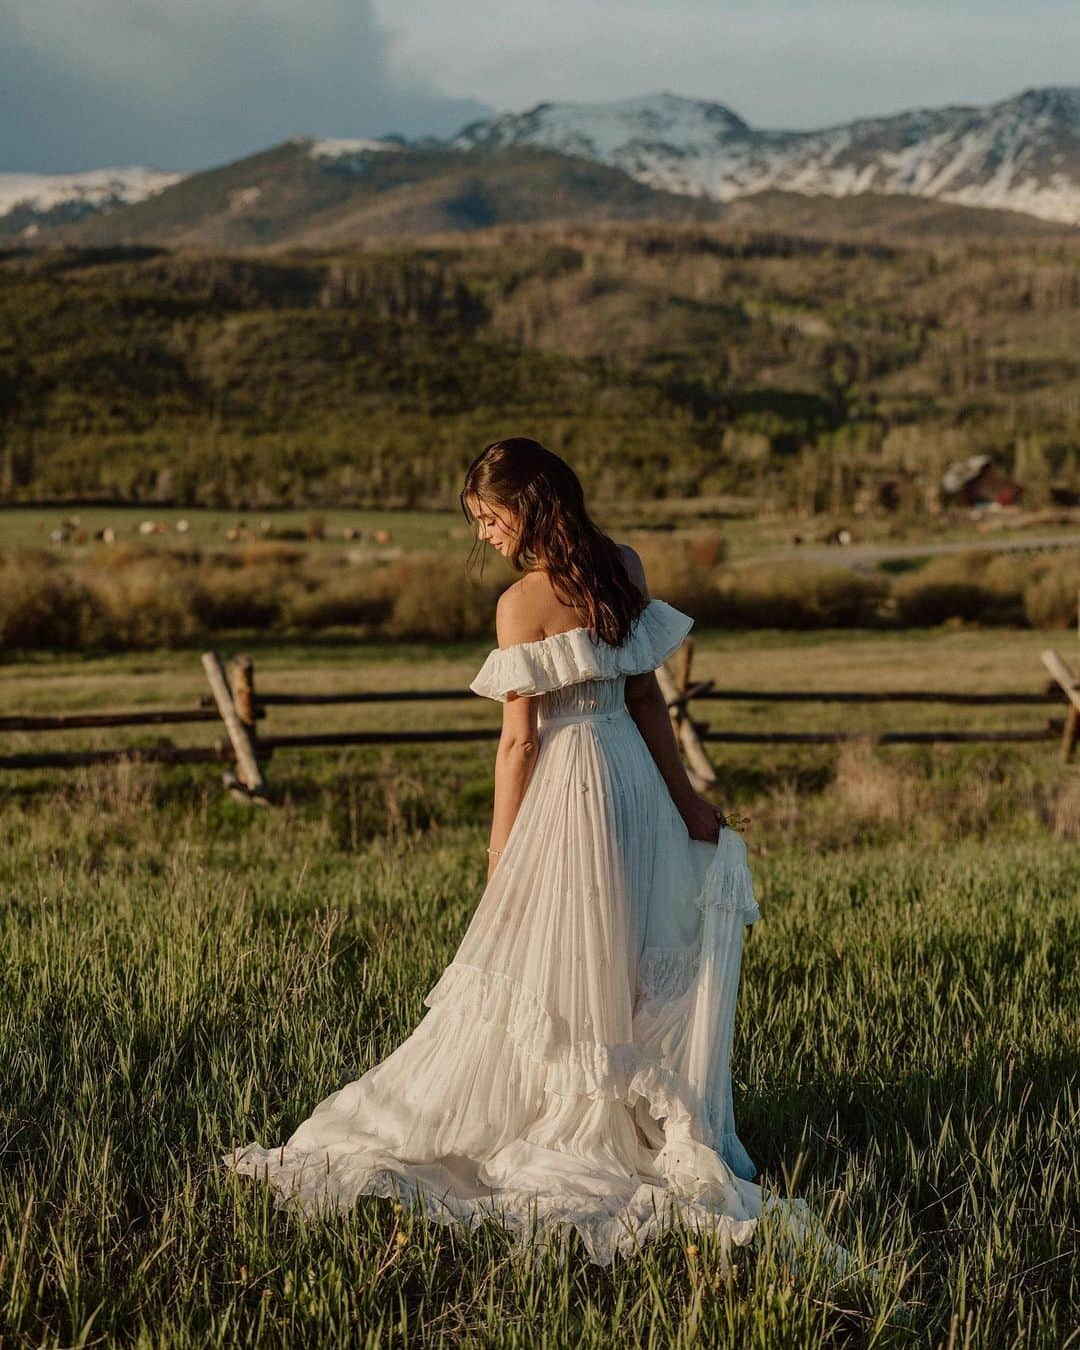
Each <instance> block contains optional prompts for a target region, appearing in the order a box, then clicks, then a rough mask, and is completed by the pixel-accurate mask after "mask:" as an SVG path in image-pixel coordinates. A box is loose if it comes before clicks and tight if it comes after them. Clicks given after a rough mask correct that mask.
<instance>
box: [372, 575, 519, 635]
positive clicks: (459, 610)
mask: <svg viewBox="0 0 1080 1350" xmlns="http://www.w3.org/2000/svg"><path fill="white" fill-rule="evenodd" d="M387 573H388V575H387V582H388V585H389V590H390V593H391V594H392V595H393V609H392V611H391V614H390V618H389V620H388V621H387V623H386V631H387V633H388V634H389V635H390V636H391V637H406V638H434V639H441V640H450V639H455V638H471V637H480V636H481V635H482V634H484V633H490V632H491V631H492V630H493V629H494V626H495V602H496V600H497V598H498V595H499V592H500V591H502V590H503V589H504V588H505V584H506V583H505V580H499V581H492V580H482V581H481V580H479V579H474V578H473V577H470V576H468V575H466V574H465V573H464V572H459V571H457V570H456V569H452V570H447V568H446V563H445V559H444V558H443V557H442V555H441V554H432V555H430V556H427V557H421V558H416V559H410V560H409V561H408V562H401V563H395V564H393V566H392V567H391V568H388V569H387Z"/></svg>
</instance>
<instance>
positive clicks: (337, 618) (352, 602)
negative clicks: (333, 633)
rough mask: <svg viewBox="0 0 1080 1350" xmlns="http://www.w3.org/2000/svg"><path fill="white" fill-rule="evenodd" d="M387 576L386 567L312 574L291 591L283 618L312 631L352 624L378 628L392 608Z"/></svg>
mask: <svg viewBox="0 0 1080 1350" xmlns="http://www.w3.org/2000/svg"><path fill="white" fill-rule="evenodd" d="M389 580H390V579H389V578H388V577H387V576H386V575H385V569H380V570H379V571H378V572H373V571H371V570H369V569H364V570H363V571H357V572H355V573H350V574H348V575H346V576H341V575H335V576H331V577H328V578H326V579H325V580H324V579H322V578H319V579H317V580H316V579H314V578H312V579H310V582H309V585H308V586H307V587H305V588H304V589H298V590H294V591H293V592H292V594H291V595H290V597H289V600H288V604H287V608H286V612H285V619H286V622H287V623H292V624H295V625H296V626H297V627H298V628H307V629H311V630H313V631H314V630H318V629H320V628H334V627H343V626H347V625H352V624H366V625H369V626H371V627H375V628H381V627H382V626H383V625H384V624H385V623H386V621H387V620H388V619H389V618H390V615H391V613H392V612H393V608H394V595H393V592H392V590H391V589H390V585H389Z"/></svg>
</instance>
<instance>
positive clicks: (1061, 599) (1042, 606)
mask: <svg viewBox="0 0 1080 1350" xmlns="http://www.w3.org/2000/svg"><path fill="white" fill-rule="evenodd" d="M1078 595H1080V553H1067V554H1057V555H1056V556H1054V557H1053V558H1049V559H1040V566H1039V567H1038V569H1037V570H1036V571H1035V574H1034V575H1033V577H1032V579H1031V580H1030V581H1029V582H1028V584H1027V586H1026V587H1025V588H1024V613H1025V615H1026V617H1027V621H1028V623H1030V624H1031V626H1032V627H1033V628H1070V627H1071V626H1072V625H1073V624H1074V623H1075V622H1076V612H1077V596H1078Z"/></svg>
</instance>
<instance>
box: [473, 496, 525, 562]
mask: <svg viewBox="0 0 1080 1350" xmlns="http://www.w3.org/2000/svg"><path fill="white" fill-rule="evenodd" d="M469 510H470V512H471V513H472V517H473V519H474V520H475V521H476V531H477V534H478V536H479V537H480V538H481V539H483V540H486V542H487V543H489V544H490V545H491V547H492V548H495V549H498V551H499V552H500V553H501V554H502V555H503V557H504V558H508V557H509V556H510V554H511V552H512V551H513V547H514V541H515V539H516V538H517V529H516V519H517V518H516V516H515V514H514V512H513V511H512V510H511V509H510V508H509V507H508V506H492V505H490V504H489V503H487V502H485V501H484V500H483V499H482V498H480V497H477V496H473V497H472V498H470V500H469Z"/></svg>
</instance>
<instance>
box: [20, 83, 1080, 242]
mask: <svg viewBox="0 0 1080 1350" xmlns="http://www.w3.org/2000/svg"><path fill="white" fill-rule="evenodd" d="M524 152H530V153H531V154H533V155H535V156H538V158H534V159H532V160H528V159H527V158H522V157H521V156H522V155H523V154H524ZM515 156H517V158H515ZM545 157H546V158H545ZM560 160H562V161H565V162H563V163H559V162H558V161H560ZM270 162H273V163H276V164H277V165H278V166H279V168H280V171H281V174H282V177H281V179H280V181H279V182H277V183H275V182H274V181H273V174H271V175H270V176H269V177H268V176H267V174H266V172H265V168H266V165H267V164H268V163H270ZM582 166H589V167H588V168H584V167H582ZM530 167H531V168H532V169H533V171H534V172H535V174H536V182H535V183H534V184H532V185H530V184H529V183H528V182H527V179H528V174H529V169H530ZM226 181H228V182H229V183H231V184H232V187H231V189H230V191H231V196H229V197H228V198H227V199H222V200H212V197H213V190H212V185H213V184H215V183H217V184H222V183H225V182H226ZM776 193H781V194H796V195H798V196H800V197H804V198H809V199H821V201H822V203H823V213H824V214H826V215H827V214H829V212H828V211H825V210H824V201H825V199H831V200H833V201H837V200H842V199H851V198H860V197H868V196H875V197H877V198H883V197H884V198H888V197H893V198H899V197H905V198H909V199H910V198H914V199H920V200H923V201H927V202H937V203H941V204H945V205H951V206H955V207H957V208H979V209H981V210H989V211H997V212H1020V213H1022V214H1023V215H1024V216H1026V217H1028V218H1030V219H1031V220H1032V222H1033V223H1034V222H1036V221H1043V222H1048V223H1052V224H1054V225H1057V226H1065V227H1066V228H1074V227H1076V226H1080V87H1073V86H1048V87H1044V88H1030V89H1027V90H1024V91H1023V92H1021V93H1020V94H1017V95H1015V96H1013V97H1011V98H1008V99H1004V100H1001V101H1000V102H998V103H994V104H989V105H974V104H950V105H946V106H945V107H940V108H918V109H912V110H909V111H907V112H901V113H896V114H889V115H884V116H875V117H863V118H857V119H854V120H852V121H849V122H841V123H836V124H834V125H833V126H830V127H824V128H821V129H818V130H808V131H785V130H768V129H764V130H762V129H756V128H754V127H752V126H750V125H749V124H748V123H747V122H746V121H744V119H743V118H741V117H740V116H739V114H738V113H737V112H735V111H734V110H733V109H731V108H730V107H728V106H727V105H726V104H723V103H719V102H712V101H709V100H705V99H695V98H689V97H686V96H683V95H678V94H673V93H670V92H667V91H662V92H660V93H657V94H646V95H640V96H636V97H633V98H628V99H621V100H611V101H606V102H592V103H585V102H552V101H546V102H542V103H538V104H536V105H535V106H534V107H532V108H529V109H526V110H525V111H524V112H519V113H503V114H500V115H498V116H495V117H492V118H488V119H480V120H475V121H473V122H470V123H468V124H467V125H466V126H464V127H462V128H461V130H460V131H458V132H457V133H455V134H454V135H453V136H451V137H449V138H446V139H439V138H435V137H424V138H416V139H412V140H407V139H405V138H403V137H400V136H383V137H376V138H340V137H338V138H326V137H324V138H315V137H310V136H298V137H293V138H291V139H290V140H288V141H285V142H282V143H280V144H279V145H277V146H272V147H269V148H268V149H266V150H263V151H259V152H257V153H256V154H254V155H250V156H247V157H245V158H243V159H241V160H237V161H234V162H233V163H231V164H226V165H220V166H213V167H211V168H209V169H206V170H202V171H199V172H198V173H193V174H172V173H167V172H165V171H162V170H156V169H147V168H145V167H139V166H135V167H129V168H124V169H102V170H93V171H90V172H88V173H84V174H69V175H51V176H50V175H27V174H7V175H5V174H0V239H3V240H5V241H8V242H18V243H25V244H30V245H31V246H33V245H35V244H38V243H54V242H67V243H76V244H78V243H87V244H93V243H115V242H122V241H123V242H127V241H132V240H141V241H148V242H149V241H153V242H173V243H202V244H208V245H214V244H216V245H220V246H227V247H249V246H258V245H260V244H267V243H278V242H287V241H288V240H290V239H291V240H293V241H294V242H302V243H318V242H319V241H320V240H324V241H325V242H342V241H343V240H346V239H347V238H348V237H349V230H350V229H352V230H353V231H354V237H364V236H365V235H367V234H376V235H377V234H383V233H392V232H393V231H394V230H407V231H413V232H424V231H430V232H438V231H440V230H444V229H445V230H455V229H474V228H477V227H482V226H484V225H492V224H501V223H509V222H514V223H542V222H544V221H548V220H553V219H565V220H575V219H579V218H583V217H585V216H587V215H588V214H589V212H590V210H592V211H595V212H596V213H597V219H602V220H610V219H627V218H640V217H641V216H643V215H648V214H649V213H650V211H651V212H654V213H655V216H656V218H659V219H677V218H680V216H682V215H685V216H686V218H688V219H694V220H705V219H717V218H719V217H720V216H722V215H723V214H724V209H725V208H726V207H728V206H730V205H731V204H733V203H743V204H746V203H752V202H753V201H755V200H758V201H760V200H761V199H762V198H763V197H764V196H766V195H768V194H776ZM649 194H657V195H656V196H655V197H650V196H649ZM676 199H683V203H682V205H680V204H679V202H678V201H677V200H676ZM194 201H201V202H202V204H203V207H204V208H205V209H204V211H203V214H202V215H201V216H200V215H199V212H198V211H195V212H193V210H192V203H193V202H194ZM153 203H157V205H156V206H155V205H153ZM695 203H696V205H695ZM747 209H751V208H749V207H748V208H747ZM170 212H172V213H173V215H172V218H171V219H170V218H169V213H170ZM350 220H351V221H352V224H351V225H350V224H349V221H350Z"/></svg>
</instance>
